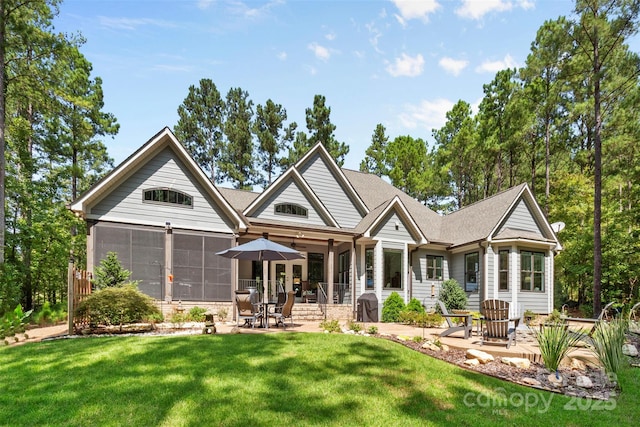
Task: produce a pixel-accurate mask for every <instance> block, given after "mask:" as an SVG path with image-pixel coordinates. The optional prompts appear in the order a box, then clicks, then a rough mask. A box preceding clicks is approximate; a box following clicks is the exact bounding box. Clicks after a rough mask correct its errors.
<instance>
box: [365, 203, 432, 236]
mask: <svg viewBox="0 0 640 427" xmlns="http://www.w3.org/2000/svg"><path fill="white" fill-rule="evenodd" d="M392 211H394V212H396V213H398V214H399V216H400V218H401V219H402V221H403V222H404V223H405V224H406V225H408V227H407V228H408V231H409V233H410V234H411V235H412V236H416V237H417V239H416V244H425V243H427V238H426V237H425V236H424V234H423V233H422V231H421V230H420V227H418V225H417V224H416V222H415V221H414V219H413V217H412V216H411V214H410V213H409V211H408V210H407V209H406V207H405V206H404V204H403V203H402V201H401V200H400V197H398V196H397V195H396V196H394V197H393V199H391V200H390V201H389V203H385V204H382V205H380V206H378V207H377V208H376V209H374V211H373V212H372V213H373V215H368V217H370V218H367V221H366V222H364V221H363V223H361V224H359V226H358V229H359V230H361V229H362V234H363V235H364V236H365V237H370V236H371V234H372V232H373V230H374V229H375V228H376V227H378V226H379V225H380V224H381V222H382V221H383V219H384V218H386V216H387V214H388V213H389V212H392Z"/></svg>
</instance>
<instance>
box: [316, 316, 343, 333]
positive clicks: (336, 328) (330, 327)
mask: <svg viewBox="0 0 640 427" xmlns="http://www.w3.org/2000/svg"><path fill="white" fill-rule="evenodd" d="M320 328H321V329H323V330H325V331H327V332H340V330H341V329H340V322H338V320H337V319H333V320H323V321H322V322H320Z"/></svg>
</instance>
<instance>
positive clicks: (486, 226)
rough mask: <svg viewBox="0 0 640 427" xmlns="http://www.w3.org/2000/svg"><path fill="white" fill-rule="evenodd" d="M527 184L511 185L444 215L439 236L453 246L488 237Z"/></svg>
mask: <svg viewBox="0 0 640 427" xmlns="http://www.w3.org/2000/svg"><path fill="white" fill-rule="evenodd" d="M526 185H527V184H521V185H518V186H515V187H512V188H510V189H508V190H506V191H503V192H501V193H498V194H495V195H493V196H491V197H488V198H486V199H484V200H481V201H479V202H476V203H474V204H471V205H469V206H465V207H463V208H462V209H459V210H457V211H455V212H452V213H450V214H448V215H446V216H445V217H444V221H443V227H442V229H441V230H440V232H441V237H445V236H446V239H447V240H448V241H450V242H451V244H452V245H453V246H456V245H461V244H464V243H469V242H475V241H479V240H483V239H486V238H488V237H489V234H490V233H491V231H492V230H493V229H494V228H495V227H496V226H497V225H498V222H499V221H500V220H501V219H502V218H503V217H504V215H505V214H506V213H507V210H508V209H509V208H510V207H511V206H512V205H513V203H514V202H515V200H516V198H517V197H518V196H519V195H520V193H521V192H522V191H523V189H524V188H525V186H526Z"/></svg>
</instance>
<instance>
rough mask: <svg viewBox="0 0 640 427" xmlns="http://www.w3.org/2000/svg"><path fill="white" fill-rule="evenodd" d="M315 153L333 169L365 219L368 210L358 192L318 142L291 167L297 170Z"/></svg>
mask: <svg viewBox="0 0 640 427" xmlns="http://www.w3.org/2000/svg"><path fill="white" fill-rule="evenodd" d="M316 151H318V152H319V154H320V156H321V157H324V160H325V164H328V165H329V167H330V168H331V169H333V172H334V173H335V174H336V176H337V177H338V179H339V180H340V181H342V184H343V185H345V186H346V188H347V189H348V190H349V192H350V193H351V195H352V196H353V197H354V199H355V201H356V203H357V204H358V205H359V208H360V209H361V210H362V212H364V215H362V216H363V217H365V216H366V215H367V214H368V213H369V208H367V205H365V203H364V201H363V200H362V199H361V198H360V195H359V194H358V192H357V191H356V190H355V188H353V186H352V185H351V182H349V180H348V179H347V177H346V176H345V174H344V173H343V172H342V169H341V168H340V167H339V166H338V164H337V163H336V161H335V159H334V158H333V157H331V155H330V154H329V152H328V151H327V149H326V148H325V147H324V145H322V143H320V142H318V143H316V145H314V146H313V147H312V148H311V149H310V150H309V151H307V152H306V153H305V155H304V156H302V157H301V158H300V160H298V161H297V162H296V164H295V165H294V166H293V167H295V168H298V167H300V165H302V164H304V163H306V162H307V160H308V159H309V158H311V157H312V156H313V155H314V154H315V152H316Z"/></svg>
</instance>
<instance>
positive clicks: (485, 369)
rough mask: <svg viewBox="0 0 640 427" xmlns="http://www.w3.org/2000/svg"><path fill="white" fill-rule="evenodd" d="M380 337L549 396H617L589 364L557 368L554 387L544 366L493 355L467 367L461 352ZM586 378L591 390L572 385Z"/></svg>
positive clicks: (639, 343) (638, 340) (639, 341)
mask: <svg viewBox="0 0 640 427" xmlns="http://www.w3.org/2000/svg"><path fill="white" fill-rule="evenodd" d="M381 337H382V338H386V339H390V340H392V341H394V342H397V343H399V344H402V345H404V346H406V347H408V348H411V349H413V350H415V351H419V352H420V353H423V354H426V355H428V356H431V357H434V358H436V359H440V360H442V361H445V362H448V363H451V364H454V365H456V366H458V367H461V368H463V369H467V370H470V371H475V372H479V373H481V374H484V375H489V376H492V377H495V378H499V379H501V380H504V381H510V382H512V383H515V384H519V385H523V386H527V387H533V388H537V389H542V390H546V391H550V392H553V393H560V394H565V395H567V396H578V397H585V398H592V399H601V400H608V399H610V398H612V397H615V396H616V395H618V394H619V393H620V389H619V386H618V383H617V382H616V381H610V380H609V378H608V377H607V375H606V374H604V372H603V371H602V370H601V369H600V368H598V367H594V366H592V365H589V364H587V365H586V367H585V368H584V369H571V368H570V367H561V368H560V369H559V373H560V375H561V376H562V378H563V379H564V381H563V384H562V386H560V387H558V386H555V385H553V384H552V383H551V382H550V381H549V374H550V372H549V371H548V370H547V369H546V368H545V367H544V365H542V364H540V363H537V362H531V366H530V368H529V369H521V368H516V367H514V366H510V365H507V364H506V363H503V362H502V358H501V357H499V356H497V357H496V356H494V359H495V360H494V361H493V362H489V363H486V364H480V365H478V366H475V367H471V366H468V365H465V364H464V361H465V360H466V359H467V357H466V351H465V350H458V349H452V348H451V349H449V350H448V351H442V350H439V351H434V350H431V349H428V348H423V347H422V345H423V343H424V341H421V342H415V341H412V340H403V339H399V338H398V337H397V336H394V335H390V336H381ZM628 338H629V342H631V343H632V344H635V345H636V347H637V348H640V337H639V336H638V335H636V334H629V337H628ZM581 375H582V376H586V377H589V379H591V382H592V383H593V387H592V388H589V389H587V388H582V387H578V386H577V385H576V378H577V377H578V376H581ZM525 378H533V379H535V380H537V381H538V382H539V383H540V385H539V386H531V385H529V384H526V383H524V382H523V380H524V379H525Z"/></svg>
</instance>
